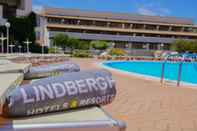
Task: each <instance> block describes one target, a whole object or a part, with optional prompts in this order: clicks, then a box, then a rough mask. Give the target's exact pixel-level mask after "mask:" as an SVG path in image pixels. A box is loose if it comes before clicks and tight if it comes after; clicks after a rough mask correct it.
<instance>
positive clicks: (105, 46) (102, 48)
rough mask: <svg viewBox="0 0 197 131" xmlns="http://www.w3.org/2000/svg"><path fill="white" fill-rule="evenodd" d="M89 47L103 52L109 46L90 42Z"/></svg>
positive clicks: (99, 42)
mask: <svg viewBox="0 0 197 131" xmlns="http://www.w3.org/2000/svg"><path fill="white" fill-rule="evenodd" d="M91 45H92V47H93V48H94V49H96V50H105V49H107V48H108V46H109V45H108V43H107V42H106V41H92V42H91Z"/></svg>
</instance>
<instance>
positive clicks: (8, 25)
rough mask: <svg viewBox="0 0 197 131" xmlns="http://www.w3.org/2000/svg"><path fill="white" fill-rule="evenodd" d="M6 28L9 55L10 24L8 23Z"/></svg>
mask: <svg viewBox="0 0 197 131" xmlns="http://www.w3.org/2000/svg"><path fill="white" fill-rule="evenodd" d="M5 26H6V29H7V53H9V28H10V23H9V22H6V23H5Z"/></svg>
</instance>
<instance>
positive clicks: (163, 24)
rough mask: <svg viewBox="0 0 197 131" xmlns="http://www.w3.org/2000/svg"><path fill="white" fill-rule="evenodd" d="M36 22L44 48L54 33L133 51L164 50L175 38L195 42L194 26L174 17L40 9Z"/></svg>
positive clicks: (190, 22)
mask: <svg viewBox="0 0 197 131" xmlns="http://www.w3.org/2000/svg"><path fill="white" fill-rule="evenodd" d="M38 23H39V27H38V28H37V40H38V42H39V43H40V44H42V45H44V46H48V47H51V46H53V42H52V41H53V37H54V36H55V35H56V34H57V33H64V34H67V35H68V36H70V37H75V38H78V39H81V40H88V41H92V40H105V41H108V42H113V43H115V47H118V48H132V49H133V50H135V49H136V50H161V49H162V50H168V49H169V48H170V45H171V44H172V43H173V42H174V41H175V40H177V39H187V40H194V39H197V25H195V24H194V23H193V21H192V20H190V19H185V18H176V17H159V16H144V15H135V14H123V13H108V12H94V11H82V10H68V9H57V8H44V9H43V10H42V11H41V12H40V13H39V19H38Z"/></svg>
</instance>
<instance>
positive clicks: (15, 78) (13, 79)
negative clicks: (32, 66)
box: [0, 73, 23, 114]
mask: <svg viewBox="0 0 197 131" xmlns="http://www.w3.org/2000/svg"><path fill="white" fill-rule="evenodd" d="M22 80H23V74H22V73H8V74H4V73H3V74H0V100H1V101H0V114H1V113H2V105H1V104H2V101H3V95H5V94H4V93H5V92H7V91H8V90H11V89H12V88H15V87H16V86H18V85H19V84H20V83H21V82H22Z"/></svg>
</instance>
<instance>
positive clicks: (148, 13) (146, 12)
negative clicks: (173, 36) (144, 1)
mask: <svg viewBox="0 0 197 131" xmlns="http://www.w3.org/2000/svg"><path fill="white" fill-rule="evenodd" d="M138 13H139V14H142V15H151V16H155V15H157V14H156V13H155V12H153V11H152V10H149V9H146V8H139V9H138Z"/></svg>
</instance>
